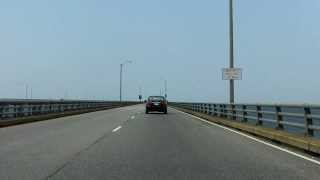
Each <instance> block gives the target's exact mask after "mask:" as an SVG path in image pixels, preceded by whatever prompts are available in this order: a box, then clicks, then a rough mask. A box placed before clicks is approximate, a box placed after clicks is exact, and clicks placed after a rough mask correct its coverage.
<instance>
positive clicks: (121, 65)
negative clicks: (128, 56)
mask: <svg viewBox="0 0 320 180" xmlns="http://www.w3.org/2000/svg"><path fill="white" fill-rule="evenodd" d="M130 63H132V61H129V60H126V61H124V62H123V63H121V64H120V102H122V71H123V66H124V65H125V64H130Z"/></svg>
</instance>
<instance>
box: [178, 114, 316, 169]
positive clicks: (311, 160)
mask: <svg viewBox="0 0 320 180" xmlns="http://www.w3.org/2000/svg"><path fill="white" fill-rule="evenodd" d="M175 110H176V111H178V112H180V113H183V114H186V115H188V116H190V117H193V118H196V119H199V120H201V121H203V122H206V123H209V124H211V125H213V126H217V127H220V128H222V129H224V130H227V131H231V132H233V133H236V134H239V135H241V136H244V137H246V138H249V139H251V140H254V141H256V142H259V143H262V144H264V145H267V146H270V147H273V148H275V149H278V150H280V151H283V152H286V153H288V154H291V155H294V156H296V157H299V158H302V159H304V160H307V161H310V162H313V163H315V164H317V165H320V162H319V161H317V160H314V159H311V158H309V157H306V156H303V155H301V154H298V153H295V152H292V151H289V150H287V149H284V148H281V147H279V146H276V145H274V144H271V143H268V142H265V141H262V140H260V139H257V138H254V137H252V136H249V135H247V134H244V133H241V132H239V131H236V130H233V129H230V128H228V127H224V126H222V125H219V124H217V123H214V122H210V121H208V120H205V119H203V118H200V117H197V116H195V115H192V114H188V113H185V112H183V111H180V110H177V109H175Z"/></svg>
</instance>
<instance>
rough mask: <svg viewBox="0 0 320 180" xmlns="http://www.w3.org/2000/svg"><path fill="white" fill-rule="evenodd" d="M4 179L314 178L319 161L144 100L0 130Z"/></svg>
mask: <svg viewBox="0 0 320 180" xmlns="http://www.w3.org/2000/svg"><path fill="white" fill-rule="evenodd" d="M0 143H1V144H0V179H1V180H7V179H14V180H28V179H30V180H38V179H40V180H41V179H55V180H64V179H65V180H70V179H77V180H81V179H85V180H87V179H120V180H122V179H124V180H125V179H130V180H131V179H133V180H134V179H136V180H143V179H146V180H150V179H159V180H166V179H172V180H178V179H196V180H201V179H219V180H223V179H243V180H248V179H271V180H274V179H284V180H288V179H292V180H293V179H308V180H310V179H316V180H319V177H320V166H319V165H317V164H315V163H313V162H310V161H307V160H305V159H302V158H299V157H296V156H293V155H291V154H288V153H286V152H283V151H280V150H278V149H275V148H272V147H269V146H266V145H265V144H262V143H259V142H256V141H253V140H252V139H249V138H246V137H244V136H240V135H238V134H236V133H234V132H230V131H227V130H225V129H223V128H220V127H217V126H214V125H210V124H208V123H205V122H202V121H199V120H198V119H196V118H193V117H191V116H188V115H186V114H183V113H181V112H178V111H176V110H173V109H170V110H169V113H168V114H167V115H163V114H144V107H143V105H136V106H129V107H123V108H118V109H111V110H106V111H100V112H94V113H89V114H82V115H76V116H71V117H64V118H59V119H55V120H50V121H43V122H37V123H31V124H25V125H19V126H15V127H8V128H2V129H0Z"/></svg>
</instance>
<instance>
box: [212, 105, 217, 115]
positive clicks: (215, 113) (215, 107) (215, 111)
mask: <svg viewBox="0 0 320 180" xmlns="http://www.w3.org/2000/svg"><path fill="white" fill-rule="evenodd" d="M213 115H214V116H217V105H216V104H214V105H213Z"/></svg>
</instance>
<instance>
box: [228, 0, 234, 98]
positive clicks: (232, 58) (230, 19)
mask: <svg viewBox="0 0 320 180" xmlns="http://www.w3.org/2000/svg"><path fill="white" fill-rule="evenodd" d="M229 23H230V24H229V28H230V29H229V36H230V49H229V50H230V55H229V58H230V62H229V64H230V66H229V68H234V49H233V48H234V45H233V0H229ZM233 103H234V80H233V79H230V104H233Z"/></svg>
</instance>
